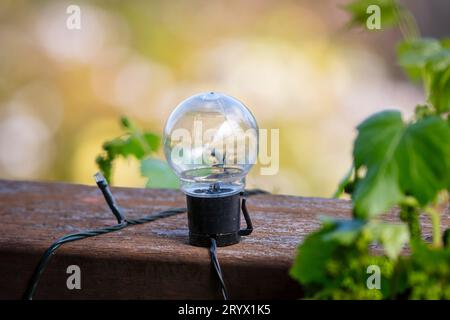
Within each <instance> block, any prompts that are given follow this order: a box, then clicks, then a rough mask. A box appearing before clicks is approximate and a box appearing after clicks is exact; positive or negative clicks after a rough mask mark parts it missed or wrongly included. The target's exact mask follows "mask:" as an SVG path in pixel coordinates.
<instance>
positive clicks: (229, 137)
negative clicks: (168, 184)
mask: <svg viewBox="0 0 450 320" xmlns="http://www.w3.org/2000/svg"><path fill="white" fill-rule="evenodd" d="M164 153H165V156H166V158H167V161H168V162H169V165H170V166H171V167H172V169H173V171H174V172H175V174H176V175H177V176H178V177H179V179H180V182H181V189H182V190H183V191H184V192H185V193H186V194H188V195H193V196H199V197H215V196H227V195H231V194H235V193H239V192H240V191H242V190H243V188H244V178H245V176H246V175H247V173H248V172H249V170H250V169H251V167H252V165H253V164H254V163H255V161H256V157H257V154H258V125H257V123H256V120H255V118H254V117H253V115H252V113H251V112H250V111H249V110H248V109H247V107H245V106H244V105H243V104H242V103H241V102H240V101H238V100H236V99H235V98H232V97H230V96H227V95H225V94H220V93H215V92H208V93H200V94H197V95H194V96H192V97H190V98H188V99H186V100H184V101H183V102H181V103H180V104H179V105H178V106H177V107H176V109H175V110H174V111H173V112H172V114H171V115H170V116H169V119H168V120H167V123H166V126H165V128H164Z"/></svg>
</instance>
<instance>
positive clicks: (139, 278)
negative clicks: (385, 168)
mask: <svg viewBox="0 0 450 320" xmlns="http://www.w3.org/2000/svg"><path fill="white" fill-rule="evenodd" d="M112 192H113V194H114V196H115V197H116V199H117V201H118V203H119V205H120V206H121V207H122V208H123V210H124V213H125V214H126V216H127V217H129V218H139V217H142V216H144V215H147V214H150V213H152V212H157V211H161V210H164V209H168V208H171V207H183V206H185V197H184V195H183V194H182V193H181V192H179V191H174V190H149V189H134V188H112ZM248 207H249V210H250V215H251V217H252V221H253V225H254V227H255V230H254V232H253V233H252V234H251V235H250V236H249V237H245V238H243V241H242V242H241V243H239V244H236V245H233V246H229V247H223V248H218V256H219V260H220V263H221V266H222V271H223V274H224V277H225V281H226V283H227V285H228V289H229V292H230V297H231V298H233V299H286V298H298V297H299V296H300V295H301V290H300V288H299V286H298V285H297V284H296V283H295V282H294V281H292V280H291V279H290V278H289V276H288V270H289V267H290V265H291V263H292V260H293V258H294V254H295V248H296V246H297V245H298V243H300V242H301V241H302V239H303V238H304V237H305V236H306V235H307V234H309V233H310V232H311V231H313V230H315V229H316V228H318V227H319V225H320V221H319V217H320V215H328V216H334V217H341V218H344V217H350V212H351V211H350V210H351V205H350V203H349V202H348V201H345V200H332V199H320V198H302V197H292V196H281V195H257V196H253V197H251V198H250V199H249V200H248ZM0 217H1V221H2V223H1V224H0V257H1V258H0V274H1V275H2V276H1V277H0V299H19V298H21V296H22V294H23V293H24V291H25V287H26V284H27V282H28V280H29V277H30V276H31V274H32V271H33V270H34V268H35V266H36V263H37V262H38V260H39V258H40V256H41V254H42V253H43V252H44V251H45V250H46V249H47V247H48V246H49V245H50V244H51V243H52V242H53V241H54V240H56V239H57V238H59V237H61V236H63V235H65V234H67V233H73V232H78V231H82V230H85V229H90V228H98V227H104V226H108V225H112V224H115V222H116V221H115V218H114V216H113V215H112V213H111V212H110V211H109V209H108V208H107V206H106V203H105V202H104V200H103V197H102V195H101V192H100V190H98V189H97V188H96V187H91V186H81V185H72V184H64V183H40V182H16V181H2V180H0ZM384 218H385V219H387V220H396V218H395V215H394V214H392V213H390V214H387V215H385V217H384ZM422 224H423V227H424V231H425V234H427V235H429V233H430V227H431V226H430V221H429V220H428V219H427V218H426V217H423V218H422ZM443 224H444V225H447V226H449V225H450V218H449V215H448V214H447V215H445V216H444V217H443ZM187 240H188V229H187V217H186V214H180V215H177V216H174V217H169V218H165V219H161V220H157V221H154V222H150V223H147V224H144V225H138V226H131V227H128V228H126V229H124V230H121V231H118V232H114V233H110V234H106V235H101V236H98V237H94V238H89V239H84V240H81V241H77V242H74V243H69V244H66V245H64V246H63V247H61V248H60V249H59V250H58V251H57V253H56V255H55V256H54V257H53V259H52V261H51V262H50V264H49V266H48V268H47V270H46V271H45V273H44V274H43V276H42V278H41V281H40V284H39V287H38V290H37V292H36V295H35V299H219V298H220V295H219V290H218V284H217V282H216V279H215V278H214V276H213V273H212V268H211V266H210V261H209V255H208V250H207V249H206V248H198V247H193V246H190V245H188V244H187ZM72 264H75V265H78V266H80V268H81V273H82V280H81V287H82V289H81V290H68V289H67V288H66V279H67V277H68V275H67V274H66V269H67V267H68V266H69V265H72Z"/></svg>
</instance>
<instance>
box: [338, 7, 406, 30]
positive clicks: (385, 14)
mask: <svg viewBox="0 0 450 320" xmlns="http://www.w3.org/2000/svg"><path fill="white" fill-rule="evenodd" d="M370 5H377V6H379V7H380V11H381V17H380V19H381V26H382V28H386V27H392V26H395V25H397V24H398V21H399V14H398V13H399V11H401V10H402V7H400V6H398V4H397V3H396V1H395V0H356V1H352V2H350V3H348V4H346V5H345V7H344V9H345V10H346V11H347V12H348V13H350V14H351V21H350V24H351V25H360V26H362V27H364V28H365V27H366V21H367V18H368V17H369V15H370V13H367V8H368V7H369V6H370Z"/></svg>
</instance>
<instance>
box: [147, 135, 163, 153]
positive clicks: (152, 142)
mask: <svg viewBox="0 0 450 320" xmlns="http://www.w3.org/2000/svg"><path fill="white" fill-rule="evenodd" d="M142 136H143V139H144V141H145V142H146V143H147V145H148V146H149V147H150V149H151V150H152V151H153V152H155V151H157V150H158V149H159V147H160V145H161V138H160V136H159V135H157V134H154V133H151V132H144V133H143V135H142Z"/></svg>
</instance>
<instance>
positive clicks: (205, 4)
mask: <svg viewBox="0 0 450 320" xmlns="http://www.w3.org/2000/svg"><path fill="white" fill-rule="evenodd" d="M345 2H346V1H317V2H316V1H314V2H313V1H199V0H193V1H174V0H170V1H76V3H75V2H65V1H12V0H8V1H5V0H4V1H1V3H0V178H5V179H27V180H58V181H67V182H74V183H83V184H92V183H93V181H92V174H93V173H94V172H95V171H96V170H97V168H96V165H95V162H94V160H95V157H96V156H97V154H99V152H100V151H101V145H102V143H103V142H104V141H106V140H107V139H111V138H114V137H116V136H117V135H119V134H120V133H121V130H120V127H119V117H120V116H121V115H126V116H128V117H129V118H130V119H132V120H133V121H134V122H136V123H137V124H138V125H139V126H140V127H141V128H143V129H146V130H150V131H153V132H155V133H158V134H161V131H162V128H163V126H164V122H165V120H166V119H167V117H168V115H169V114H170V112H171V111H172V110H173V108H174V107H175V106H176V105H177V104H178V103H179V102H180V101H182V100H184V99H185V98H187V97H189V96H191V95H193V94H195V93H198V92H202V91H211V90H213V91H218V92H224V93H227V94H230V95H232V96H234V97H236V98H238V99H239V100H241V101H243V102H244V103H245V104H246V105H247V106H248V107H249V108H250V109H251V110H252V112H253V113H254V115H255V116H256V118H257V120H258V123H259V126H260V127H261V128H266V129H271V128H276V129H279V130H280V144H279V151H280V155H279V157H280V160H279V161H280V169H279V172H278V173H277V174H276V175H274V176H261V175H260V174H259V170H258V168H255V169H254V170H253V171H252V172H251V174H250V176H249V177H248V179H247V185H248V186H249V187H259V188H263V189H266V190H269V191H272V192H276V193H284V194H295V195H303V196H330V195H331V194H332V192H333V190H334V188H335V187H336V185H337V183H338V181H339V179H340V178H341V177H342V176H343V175H344V174H345V172H346V170H347V168H348V167H349V166H350V163H351V160H350V159H351V157H350V155H351V148H352V140H353V138H354V136H355V126H356V125H357V124H358V123H359V122H360V121H361V120H363V119H364V118H365V117H367V116H368V115H370V114H371V113H373V112H376V111H378V110H382V109H385V108H391V107H392V108H397V109H400V110H402V111H404V112H405V114H408V113H411V111H412V110H413V108H414V105H415V104H416V103H418V102H420V101H422V99H423V95H422V93H421V92H420V90H419V89H417V88H416V87H414V86H411V85H410V84H408V83H407V82H406V81H405V80H404V78H403V77H402V76H401V75H399V71H398V67H397V66H396V65H395V60H394V58H393V52H394V48H393V43H395V40H396V39H397V38H399V37H398V35H397V34H396V32H395V31H388V32H385V33H383V34H381V33H380V32H379V33H373V32H369V31H367V30H349V29H348V28H346V26H345V24H346V22H347V20H348V16H347V14H346V13H345V12H344V11H343V10H341V9H340V8H339V7H340V6H341V5H342V4H343V3H345ZM70 4H76V5H78V6H79V8H80V10H81V20H80V21H81V29H79V30H70V29H68V28H67V26H66V21H67V18H68V16H69V14H68V13H67V12H66V9H67V7H68V6H69V5H70ZM157 157H160V158H161V159H163V157H162V153H161V152H159V153H158V155H157ZM145 181H146V180H145V179H144V178H143V177H141V176H140V174H139V163H138V161H136V160H134V159H120V160H119V161H118V162H117V163H116V166H115V170H114V183H115V184H116V185H122V186H133V187H143V186H144V185H145Z"/></svg>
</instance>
